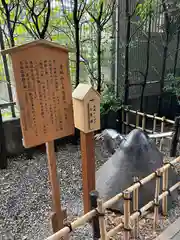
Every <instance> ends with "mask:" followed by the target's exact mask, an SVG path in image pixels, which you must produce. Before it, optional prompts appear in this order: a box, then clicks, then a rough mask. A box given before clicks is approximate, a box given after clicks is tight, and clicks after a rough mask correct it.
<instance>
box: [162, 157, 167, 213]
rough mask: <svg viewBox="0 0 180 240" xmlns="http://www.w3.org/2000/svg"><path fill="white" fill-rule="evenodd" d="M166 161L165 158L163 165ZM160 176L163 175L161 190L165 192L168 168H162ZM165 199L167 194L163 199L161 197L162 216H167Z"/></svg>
mask: <svg viewBox="0 0 180 240" xmlns="http://www.w3.org/2000/svg"><path fill="white" fill-rule="evenodd" d="M167 163H168V160H166V159H165V160H164V165H166V164H167ZM162 177H163V183H162V191H163V192H165V191H167V189H168V169H165V170H164V172H163V174H162ZM167 200H168V197H167V196H165V197H163V199H162V214H163V216H167Z"/></svg>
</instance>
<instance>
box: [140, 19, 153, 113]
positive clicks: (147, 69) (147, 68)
mask: <svg viewBox="0 0 180 240" xmlns="http://www.w3.org/2000/svg"><path fill="white" fill-rule="evenodd" d="M151 22H152V18H151V15H150V16H149V25H148V39H147V49H146V71H145V74H144V82H143V85H142V92H141V103H140V112H143V111H144V109H143V100H144V91H145V87H146V83H147V78H148V74H149V63H150V61H149V60H150V41H151Z"/></svg>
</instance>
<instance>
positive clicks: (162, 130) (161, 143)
mask: <svg viewBox="0 0 180 240" xmlns="http://www.w3.org/2000/svg"><path fill="white" fill-rule="evenodd" d="M165 119H166V118H165V117H162V122H161V133H163V132H164V126H165ZM163 143H164V138H161V140H160V148H159V150H160V151H162V147H163Z"/></svg>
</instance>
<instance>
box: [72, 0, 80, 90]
mask: <svg viewBox="0 0 180 240" xmlns="http://www.w3.org/2000/svg"><path fill="white" fill-rule="evenodd" d="M73 19H74V28H75V43H76V87H77V85H78V84H79V73H80V43H79V19H78V1H77V0H75V1H74V11H73Z"/></svg>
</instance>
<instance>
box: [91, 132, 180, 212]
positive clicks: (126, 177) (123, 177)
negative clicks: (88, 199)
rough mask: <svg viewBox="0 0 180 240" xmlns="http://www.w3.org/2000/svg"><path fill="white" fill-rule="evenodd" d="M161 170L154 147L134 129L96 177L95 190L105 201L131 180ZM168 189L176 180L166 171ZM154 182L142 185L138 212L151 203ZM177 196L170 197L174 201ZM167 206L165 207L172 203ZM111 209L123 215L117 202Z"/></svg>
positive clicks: (121, 207) (161, 164) (157, 151)
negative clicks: (167, 174)
mask: <svg viewBox="0 0 180 240" xmlns="http://www.w3.org/2000/svg"><path fill="white" fill-rule="evenodd" d="M161 166H163V155H162V153H161V152H160V151H159V150H158V149H157V147H156V145H155V143H154V142H153V141H151V140H150V139H149V137H148V136H147V135H146V134H145V133H144V132H143V131H141V130H138V129H134V130H133V131H131V132H130V133H129V134H128V135H127V137H126V139H124V140H123V141H122V143H121V145H120V147H119V148H118V149H117V150H116V152H115V153H114V154H113V155H112V157H111V158H110V159H109V160H108V161H107V162H106V163H105V164H104V165H103V166H102V167H101V168H100V169H99V170H98V171H97V173H96V189H97V191H98V192H99V194H100V197H102V198H103V199H104V200H105V201H106V200H108V199H110V198H112V197H114V196H115V195H116V194H118V193H120V192H122V191H124V190H125V189H126V188H128V187H129V186H130V185H132V183H133V177H134V176H136V177H139V178H140V179H142V178H144V177H146V176H148V175H149V174H151V173H152V172H154V171H155V170H156V169H158V168H160V167H161ZM169 179H170V180H169V186H172V185H174V184H175V183H176V181H177V177H176V175H175V173H174V172H172V171H169ZM154 194H155V180H153V181H151V182H149V183H147V184H145V185H144V186H142V187H141V188H140V192H139V208H141V207H142V206H144V205H145V204H147V203H148V202H149V201H151V200H153V199H154ZM176 196H177V193H174V194H173V195H172V198H171V200H174V199H175V198H176ZM168 202H169V207H170V206H171V203H172V201H170V200H169V201H168ZM111 209H114V210H119V211H121V212H123V201H122V200H120V201H119V202H118V203H117V204H115V205H114V206H112V207H111Z"/></svg>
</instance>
